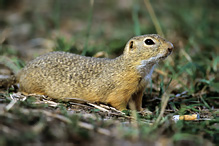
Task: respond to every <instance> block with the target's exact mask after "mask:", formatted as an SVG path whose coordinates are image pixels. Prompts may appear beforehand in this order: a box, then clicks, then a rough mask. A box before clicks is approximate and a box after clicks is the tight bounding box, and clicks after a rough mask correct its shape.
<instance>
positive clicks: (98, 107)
mask: <svg viewBox="0 0 219 146" xmlns="http://www.w3.org/2000/svg"><path fill="white" fill-rule="evenodd" d="M87 104H88V105H91V106H93V107H95V108H97V109H99V110H101V111H104V112H108V113H110V111H109V110H107V109H105V108H103V107H101V106H98V105H96V104H93V103H87Z"/></svg>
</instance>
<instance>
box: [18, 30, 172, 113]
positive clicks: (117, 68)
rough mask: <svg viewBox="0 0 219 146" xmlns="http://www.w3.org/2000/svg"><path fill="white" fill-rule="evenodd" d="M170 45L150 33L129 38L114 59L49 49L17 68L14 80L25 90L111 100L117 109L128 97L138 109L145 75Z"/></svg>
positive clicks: (166, 51)
mask: <svg viewBox="0 0 219 146" xmlns="http://www.w3.org/2000/svg"><path fill="white" fill-rule="evenodd" d="M145 39H152V40H153V41H154V43H155V44H154V45H146V44H145V42H144V40H145ZM172 49H173V46H172V44H171V43H170V42H168V41H166V40H165V39H163V38H161V37H160V36H159V35H156V34H152V35H143V36H137V37H134V38H132V39H130V40H129V42H128V43H127V45H126V47H125V50H124V53H123V55H121V56H119V57H117V58H115V59H106V58H93V57H85V56H80V55H76V54H71V53H65V52H51V53H48V54H45V55H43V56H39V57H37V58H36V59H35V60H33V61H31V62H30V63H29V64H28V65H27V66H26V67H25V68H23V69H22V70H21V71H20V72H19V74H18V75H17V80H18V83H19V84H20V91H21V92H24V93H28V94H29V93H36V94H43V95H48V96H49V97H52V98H55V99H65V98H80V99H85V100H88V101H90V102H102V103H106V104H111V105H112V106H113V107H115V108H117V109H119V110H124V109H126V106H127V104H128V102H129V101H130V99H132V100H133V101H134V102H135V105H136V109H137V110H141V104H142V96H143V91H144V89H145V86H146V80H147V79H146V78H145V76H147V75H148V74H150V72H151V73H152V71H151V70H152V68H153V66H154V65H155V64H156V63H157V62H159V61H160V60H162V59H164V58H166V57H167V56H168V55H169V54H170V53H171V51H172ZM143 60H144V61H143ZM143 62H145V63H143ZM148 78H150V76H148ZM131 97H132V98H131Z"/></svg>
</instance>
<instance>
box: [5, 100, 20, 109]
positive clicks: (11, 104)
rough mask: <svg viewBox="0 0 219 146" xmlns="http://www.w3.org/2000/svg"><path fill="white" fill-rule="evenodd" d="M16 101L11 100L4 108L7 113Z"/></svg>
mask: <svg viewBox="0 0 219 146" xmlns="http://www.w3.org/2000/svg"><path fill="white" fill-rule="evenodd" d="M17 101H18V100H17V99H12V100H11V102H10V103H9V104H8V105H7V106H6V107H5V110H6V111H9V110H10V109H11V108H12V107H13V106H14V105H15V103H16V102H17Z"/></svg>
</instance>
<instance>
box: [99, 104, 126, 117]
mask: <svg viewBox="0 0 219 146" xmlns="http://www.w3.org/2000/svg"><path fill="white" fill-rule="evenodd" d="M100 106H101V107H103V108H105V109H108V110H112V111H114V112H117V113H119V114H121V115H125V113H123V112H121V111H119V110H117V109H116V108H114V107H110V106H107V105H104V104H100Z"/></svg>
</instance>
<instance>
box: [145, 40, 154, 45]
mask: <svg viewBox="0 0 219 146" xmlns="http://www.w3.org/2000/svg"><path fill="white" fill-rule="evenodd" d="M144 42H145V44H147V45H153V44H155V43H154V41H152V40H151V39H146V40H145V41H144Z"/></svg>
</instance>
